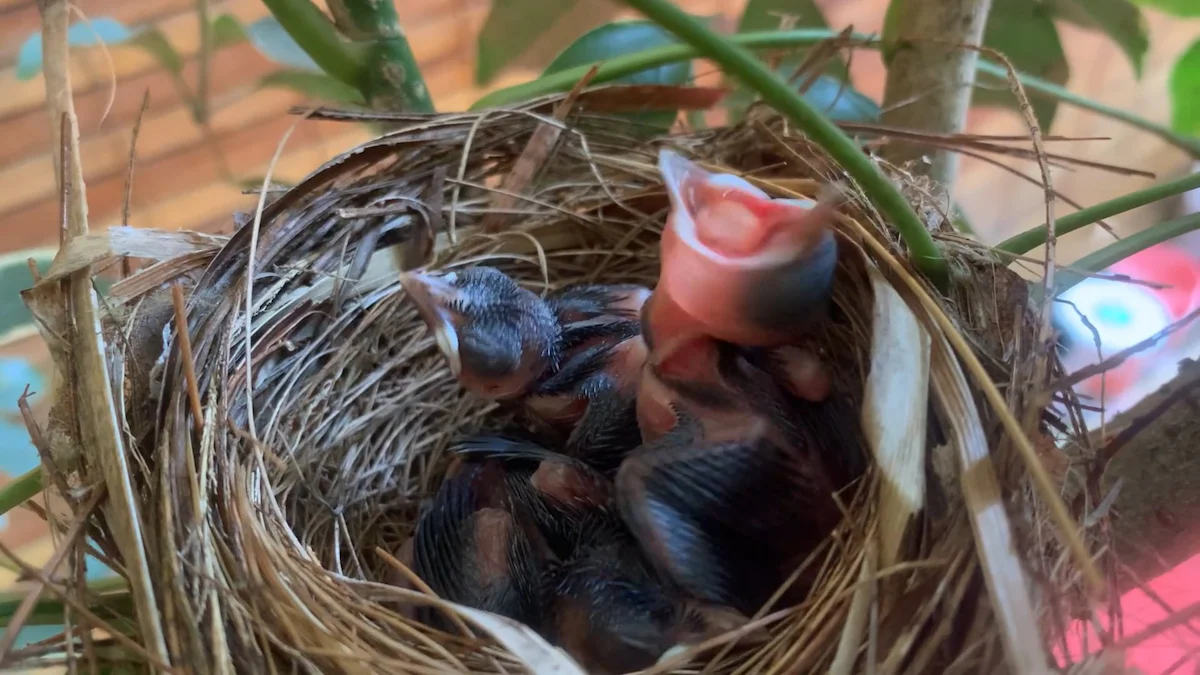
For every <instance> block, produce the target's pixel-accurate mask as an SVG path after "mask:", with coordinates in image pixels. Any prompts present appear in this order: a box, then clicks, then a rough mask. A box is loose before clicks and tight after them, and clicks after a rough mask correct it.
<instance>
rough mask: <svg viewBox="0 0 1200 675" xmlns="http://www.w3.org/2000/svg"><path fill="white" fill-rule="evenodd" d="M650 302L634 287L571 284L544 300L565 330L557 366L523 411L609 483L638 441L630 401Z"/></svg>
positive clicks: (645, 292)
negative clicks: (559, 435)
mask: <svg viewBox="0 0 1200 675" xmlns="http://www.w3.org/2000/svg"><path fill="white" fill-rule="evenodd" d="M649 296H650V289H648V288H645V287H644V286H637V285H632V284H619V285H576V286H569V287H567V288H566V289H564V290H562V291H560V292H558V293H556V294H553V295H551V296H550V297H549V298H548V299H547V302H548V304H549V305H550V307H551V308H552V309H553V310H554V312H555V315H556V316H557V317H558V320H559V326H560V327H561V330H562V342H561V344H562V354H563V357H562V363H561V364H560V366H559V367H558V368H557V369H556V370H555V371H554V372H553V373H552V374H550V375H549V376H548V377H546V378H545V379H544V380H542V381H541V382H539V383H538V386H537V389H536V390H535V391H534V392H533V393H532V394H531V395H530V396H529V398H528V399H527V400H526V405H527V407H528V408H529V410H530V411H531V412H532V413H533V414H534V415H535V416H537V417H538V418H540V419H542V420H545V421H547V422H548V423H550V424H551V425H557V428H558V429H559V430H560V431H564V430H565V431H566V433H567V434H568V437H567V438H566V440H565V449H566V452H568V453H570V454H572V455H575V456H578V457H581V458H584V459H586V460H587V461H588V463H589V464H591V465H592V466H593V467H595V468H597V469H598V470H600V472H601V473H603V474H604V475H605V476H608V477H609V478H611V477H612V476H614V475H615V474H616V471H617V467H618V466H619V465H620V463H621V460H623V459H624V458H625V456H626V455H627V454H628V453H629V452H630V451H631V450H633V448H635V447H637V446H638V445H639V444H640V443H641V435H640V433H639V432H638V430H637V425H636V409H635V406H634V397H635V395H636V392H637V385H638V379H639V378H640V376H641V371H642V365H643V364H644V363H645V361H646V345H645V343H644V342H643V341H642V339H641V321H640V315H641V309H642V305H643V304H644V303H645V301H646V299H647V298H648V297H649Z"/></svg>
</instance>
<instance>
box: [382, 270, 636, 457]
mask: <svg viewBox="0 0 1200 675" xmlns="http://www.w3.org/2000/svg"><path fill="white" fill-rule="evenodd" d="M401 283H402V284H403V286H404V288H405V290H406V291H407V292H408V293H409V295H410V297H412V299H413V301H414V303H415V304H416V305H417V308H418V311H419V313H420V315H421V317H422V318H423V319H424V321H425V322H426V324H428V325H429V327H430V329H431V330H432V331H433V332H434V335H435V336H436V338H437V344H438V347H439V348H440V349H441V351H442V353H443V355H445V357H446V359H447V361H448V362H449V364H450V369H451V372H453V373H454V374H455V375H456V376H457V377H458V378H459V380H460V382H462V384H463V385H464V386H465V387H466V388H468V389H469V390H471V391H473V392H475V393H476V394H478V395H480V396H483V397H485V398H489V399H493V400H500V401H507V402H510V403H512V404H516V405H518V406H520V407H521V408H522V410H523V412H524V416H525V417H526V418H527V419H529V420H530V421H532V422H534V423H535V424H536V426H538V427H540V428H541V430H542V431H546V432H553V433H554V434H555V435H557V436H558V437H559V440H562V441H563V443H564V444H565V450H566V452H567V453H568V454H571V455H572V456H575V457H578V458H581V459H584V460H586V461H588V462H589V463H590V464H592V465H593V466H594V467H595V468H597V469H599V470H601V471H602V472H603V473H605V475H607V476H610V477H611V476H612V475H613V474H614V473H615V472H616V469H617V465H618V464H619V462H620V460H621V459H622V458H623V457H624V456H625V455H626V454H627V453H628V452H629V451H630V450H632V449H633V448H634V447H636V446H637V444H638V443H639V442H640V436H639V435H638V434H637V432H636V426H635V421H634V420H635V417H634V407H633V396H634V391H635V389H636V386H637V378H638V375H639V373H640V370H641V365H642V363H643V362H644V360H645V347H644V345H643V344H642V342H641V340H640V338H639V333H640V329H641V326H640V323H639V321H638V312H639V310H640V308H641V305H642V303H643V302H644V301H645V299H646V297H648V296H649V295H650V291H649V289H646V288H644V287H641V286H634V285H615V286H601V285H587V286H573V287H568V288H567V289H564V290H563V291H561V292H559V293H557V294H554V295H552V296H551V297H550V298H549V299H548V300H543V299H541V298H539V297H538V296H537V295H536V294H534V293H533V292H532V291H529V290H527V289H524V288H522V287H521V286H519V285H518V284H517V283H516V282H515V281H514V280H513V279H512V278H510V277H509V276H507V275H506V274H504V273H503V272H501V271H500V270H497V269H495V268H491V267H474V268H469V269H466V270H462V271H459V272H452V273H448V274H438V273H433V272H415V273H407V274H403V275H401Z"/></svg>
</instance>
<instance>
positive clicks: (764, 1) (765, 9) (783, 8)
mask: <svg viewBox="0 0 1200 675" xmlns="http://www.w3.org/2000/svg"><path fill="white" fill-rule="evenodd" d="M785 15H786V16H791V17H795V19H796V28H829V24H828V23H826V21H825V16H824V15H823V14H822V13H821V9H820V8H819V7H817V4H816V3H815V2H813V1H812V0H750V2H748V3H746V10H745V11H744V12H742V19H741V21H740V22H739V23H738V29H737V32H739V33H753V32H755V31H763V30H778V29H779V25H780V20H781V19H782V18H783V16H785ZM801 61H803V53H802V52H797V53H796V55H794V56H789V58H787V59H784V61H783V62H782V64H781V65H783V66H787V67H786V68H780V73H781V74H783V76H784V77H791V75H792V73H793V72H795V70H796V67H797V66H799V65H800V62H801ZM825 72H827V73H829V74H830V75H834V76H836V77H839V78H841V79H843V80H849V78H850V75H849V72H850V71H849V70H847V68H846V62H845V61H844V60H842V57H841V56H837V57H835V58H832V59H830V60H829V66H828V67H827V68H826V70H825Z"/></svg>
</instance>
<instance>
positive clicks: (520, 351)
mask: <svg viewBox="0 0 1200 675" xmlns="http://www.w3.org/2000/svg"><path fill="white" fill-rule="evenodd" d="M400 281H401V284H402V285H403V286H404V289H405V290H406V291H407V292H408V294H409V296H410V297H411V298H412V300H413V303H414V304H415V305H416V307H417V310H418V312H419V313H420V315H421V318H422V319H423V320H424V321H425V323H426V324H427V325H428V326H429V327H430V330H432V331H433V333H434V335H435V337H436V338H437V343H438V347H439V349H441V351H442V353H443V355H445V357H446V360H447V362H448V363H449V365H450V370H451V372H453V373H454V374H455V376H457V377H458V378H459V381H460V382H462V384H463V386H465V387H466V388H467V389H469V390H471V391H474V392H475V393H477V394H479V395H480V396H484V397H486V398H490V399H499V400H507V399H515V398H519V397H522V396H524V395H526V394H527V393H528V392H529V390H530V389H531V388H532V387H533V385H534V383H536V382H537V381H538V379H540V378H541V377H542V376H543V375H544V374H545V373H546V372H547V371H548V370H550V369H552V368H553V367H554V366H555V365H556V364H557V363H558V361H559V358H560V355H561V334H560V328H559V325H558V322H557V321H556V320H555V317H554V314H553V312H551V310H550V308H549V307H548V306H547V305H546V303H545V302H544V301H543V300H542V299H541V298H539V297H538V296H537V295H536V294H535V293H533V292H531V291H529V290H527V289H524V288H521V287H520V286H519V285H517V283H516V282H515V281H513V280H512V279H511V278H509V277H508V276H507V275H506V274H504V273H503V272H501V271H500V270H497V269H495V268H492V267H470V268H466V269H463V270H460V271H456V272H449V273H434V272H410V273H404V274H401V276H400Z"/></svg>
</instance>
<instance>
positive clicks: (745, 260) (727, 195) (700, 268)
mask: <svg viewBox="0 0 1200 675" xmlns="http://www.w3.org/2000/svg"><path fill="white" fill-rule="evenodd" d="M659 171H660V173H661V175H662V180H663V185H664V187H665V188H666V190H667V194H668V196H669V198H670V203H671V212H670V216H669V217H668V220H667V227H666V228H665V229H664V231H663V236H662V250H661V254H660V261H661V270H660V278H659V284H658V287H657V289H656V291H655V292H656V294H658V295H661V296H662V297H660V298H659V299H658V302H657V303H656V305H657V306H656V307H655V308H653V309H652V310H651V311H652V314H655V315H660V316H665V315H666V314H673V315H675V318H674V319H672V320H671V321H672V322H674V323H680V322H681V321H682V320H684V319H686V320H687V321H690V322H691V323H692V324H693V328H694V330H695V331H698V332H701V333H704V334H707V335H710V336H713V337H717V338H719V339H722V340H728V341H731V342H736V343H739V344H746V345H751V344H759V343H763V344H765V343H771V342H774V341H775V340H776V339H777V336H773V335H772V336H769V335H767V334H766V333H764V332H763V331H760V330H758V329H757V328H755V327H753V326H750V325H749V323H748V322H749V321H750V315H751V314H752V312H751V311H750V309H749V301H750V300H753V299H754V298H755V297H756V296H762V294H770V293H783V292H785V291H784V289H783V288H781V287H780V286H781V284H782V283H783V282H784V280H785V279H786V280H788V283H789V284H790V286H789V288H788V289H787V291H786V292H787V293H789V294H797V297H803V294H802V293H798V292H797V290H796V288H794V286H796V285H797V284H798V285H800V286H805V285H811V286H813V287H814V289H815V290H818V291H820V290H821V289H820V288H819V287H822V286H823V285H825V284H824V281H825V280H824V278H823V277H824V275H825V274H826V270H825V268H824V267H823V266H821V265H820V264H817V265H812V266H811V267H812V270H811V275H810V276H812V277H813V278H812V280H811V282H810V281H809V280H808V279H807V278H806V277H805V273H804V270H805V269H806V268H807V267H809V263H808V261H809V259H810V258H812V257H813V256H814V254H816V255H817V257H818V258H820V252H821V251H824V250H825V249H826V248H828V247H829V243H830V239H831V236H832V235H831V225H832V223H833V221H834V217H835V208H834V207H835V205H836V204H837V197H836V196H835V195H836V192H831V191H826V192H827V193H828V196H826V195H822V198H821V199H820V200H819V201H816V202H814V201H812V200H808V199H772V198H771V196H770V195H768V194H767V193H765V192H763V191H762V190H760V189H759V188H757V187H755V186H754V185H753V184H751V183H750V182H749V181H747V180H745V179H744V178H741V177H739V176H734V175H732V174H721V173H712V172H709V171H706V170H705V169H703V168H701V167H699V166H698V165H696V164H695V163H693V162H691V161H689V160H688V159H686V158H684V157H683V156H681V155H679V154H677V153H675V152H673V151H671V150H667V149H664V150H662V151H661V152H660V153H659ZM822 292H823V291H822ZM671 305H675V307H674V308H672V307H671ZM803 309H804V308H795V309H794V310H793V311H803ZM668 310H672V311H668ZM663 321H667V319H665V318H664V319H663ZM651 323H652V324H653V323H655V321H653V320H652V321H651ZM667 332H668V331H667V330H663V331H661V333H663V337H662V340H664V341H665V340H666V333H667ZM655 337H656V339H657V338H658V335H656V336H655Z"/></svg>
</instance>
